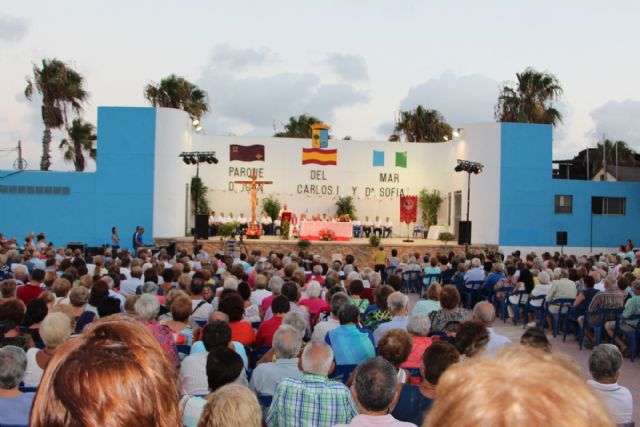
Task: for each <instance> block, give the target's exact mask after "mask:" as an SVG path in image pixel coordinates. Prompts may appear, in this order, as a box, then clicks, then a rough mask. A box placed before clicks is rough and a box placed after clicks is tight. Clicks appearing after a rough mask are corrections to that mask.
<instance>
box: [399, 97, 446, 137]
mask: <svg viewBox="0 0 640 427" xmlns="http://www.w3.org/2000/svg"><path fill="white" fill-rule="evenodd" d="M452 132H453V128H452V127H451V126H450V125H449V124H448V123H447V122H446V121H445V119H444V117H443V116H442V114H440V113H439V112H438V111H437V110H428V109H426V108H424V107H423V106H422V105H418V107H417V108H416V109H415V110H408V111H400V117H399V119H398V121H397V122H396V126H395V128H394V133H393V135H392V137H394V139H395V138H396V137H398V138H399V136H400V135H404V137H405V140H406V141H407V142H440V141H446V140H448V139H450V138H451V136H452ZM389 139H390V140H391V137H390V138H389Z"/></svg>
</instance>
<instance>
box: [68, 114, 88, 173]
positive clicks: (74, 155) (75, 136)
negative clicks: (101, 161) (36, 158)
mask: <svg viewBox="0 0 640 427" xmlns="http://www.w3.org/2000/svg"><path fill="white" fill-rule="evenodd" d="M67 134H69V139H66V138H64V139H63V140H62V141H60V147H59V148H60V149H61V150H63V151H64V161H65V162H73V165H74V166H75V168H76V171H77V172H82V171H84V169H85V167H86V160H85V158H84V153H85V152H86V153H88V154H89V157H91V158H92V159H93V160H94V161H95V160H96V147H95V141H96V140H97V137H96V133H95V128H94V127H93V125H92V124H91V123H88V122H83V121H82V119H81V118H75V119H73V122H72V124H71V127H69V128H67Z"/></svg>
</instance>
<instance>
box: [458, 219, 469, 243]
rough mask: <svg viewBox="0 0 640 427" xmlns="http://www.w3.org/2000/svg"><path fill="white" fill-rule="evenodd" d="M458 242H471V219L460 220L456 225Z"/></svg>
mask: <svg viewBox="0 0 640 427" xmlns="http://www.w3.org/2000/svg"><path fill="white" fill-rule="evenodd" d="M458 244H459V245H470V244H471V221H460V223H459V225H458Z"/></svg>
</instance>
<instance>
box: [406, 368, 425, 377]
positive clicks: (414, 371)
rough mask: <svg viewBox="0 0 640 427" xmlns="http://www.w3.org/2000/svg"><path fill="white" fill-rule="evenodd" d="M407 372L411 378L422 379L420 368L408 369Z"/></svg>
mask: <svg viewBox="0 0 640 427" xmlns="http://www.w3.org/2000/svg"><path fill="white" fill-rule="evenodd" d="M407 370H408V371H409V375H411V376H412V377H413V378H422V375H420V368H409V369H407Z"/></svg>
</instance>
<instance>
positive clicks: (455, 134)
mask: <svg viewBox="0 0 640 427" xmlns="http://www.w3.org/2000/svg"><path fill="white" fill-rule="evenodd" d="M451 135H452V136H453V137H454V138H457V137H459V136H460V132H458V131H457V130H454V131H453V132H451Z"/></svg>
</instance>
